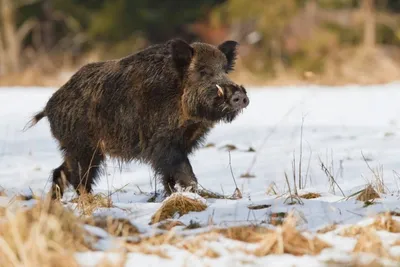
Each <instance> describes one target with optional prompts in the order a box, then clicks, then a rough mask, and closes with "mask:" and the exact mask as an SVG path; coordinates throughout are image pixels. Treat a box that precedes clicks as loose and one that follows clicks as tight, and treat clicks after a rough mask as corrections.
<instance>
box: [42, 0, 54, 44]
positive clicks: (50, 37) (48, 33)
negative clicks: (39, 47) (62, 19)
mask: <svg viewBox="0 0 400 267" xmlns="http://www.w3.org/2000/svg"><path fill="white" fill-rule="evenodd" d="M42 12H43V17H42V19H41V20H42V21H41V23H40V24H41V29H42V31H41V32H42V34H41V35H42V38H43V39H42V42H43V48H44V50H45V51H49V50H50V49H52V48H53V46H54V40H55V38H54V37H55V36H54V34H55V31H54V20H53V8H52V5H51V0H42Z"/></svg>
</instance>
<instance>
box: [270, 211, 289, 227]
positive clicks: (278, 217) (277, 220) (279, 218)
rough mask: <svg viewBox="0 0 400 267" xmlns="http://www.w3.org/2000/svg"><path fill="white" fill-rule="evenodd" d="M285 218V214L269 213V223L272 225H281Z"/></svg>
mask: <svg viewBox="0 0 400 267" xmlns="http://www.w3.org/2000/svg"><path fill="white" fill-rule="evenodd" d="M286 216H287V213H286V212H277V213H271V215H270V218H269V223H270V224H272V225H275V226H276V225H281V224H283V222H284V220H285V218H286Z"/></svg>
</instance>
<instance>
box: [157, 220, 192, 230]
mask: <svg viewBox="0 0 400 267" xmlns="http://www.w3.org/2000/svg"><path fill="white" fill-rule="evenodd" d="M176 226H186V225H185V224H184V223H183V222H181V221H175V220H167V221H163V222H161V223H160V224H159V225H158V228H159V229H161V230H167V231H170V230H171V229H172V228H174V227H176Z"/></svg>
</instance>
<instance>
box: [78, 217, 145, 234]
mask: <svg viewBox="0 0 400 267" xmlns="http://www.w3.org/2000/svg"><path fill="white" fill-rule="evenodd" d="M85 222H86V223H87V224H89V225H92V226H96V227H99V228H101V229H104V230H105V231H107V232H108V233H109V234H111V235H113V236H133V235H137V234H139V230H138V229H137V227H136V226H134V225H133V224H132V223H131V222H130V221H129V220H127V219H124V218H113V217H111V216H107V217H89V218H88V219H86V220H85Z"/></svg>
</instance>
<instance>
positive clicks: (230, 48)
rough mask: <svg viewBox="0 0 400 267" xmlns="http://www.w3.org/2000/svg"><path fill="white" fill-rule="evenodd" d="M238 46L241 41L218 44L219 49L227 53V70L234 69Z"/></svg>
mask: <svg viewBox="0 0 400 267" xmlns="http://www.w3.org/2000/svg"><path fill="white" fill-rule="evenodd" d="M238 46H239V43H238V42H235V41H225V42H223V43H222V44H220V45H219V46H218V49H219V50H221V51H222V53H224V54H225V56H226V59H227V60H228V65H227V66H226V71H227V72H229V71H232V70H233V67H234V66H235V60H236V56H237V47H238Z"/></svg>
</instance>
